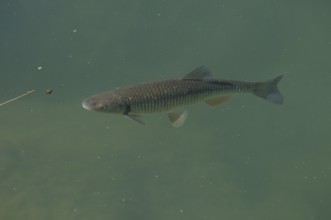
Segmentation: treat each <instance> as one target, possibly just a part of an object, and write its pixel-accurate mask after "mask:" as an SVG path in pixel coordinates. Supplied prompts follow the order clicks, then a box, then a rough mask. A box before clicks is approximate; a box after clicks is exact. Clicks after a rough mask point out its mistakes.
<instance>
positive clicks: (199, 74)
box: [182, 66, 212, 80]
mask: <svg viewBox="0 0 331 220" xmlns="http://www.w3.org/2000/svg"><path fill="white" fill-rule="evenodd" d="M211 76H212V74H211V72H209V70H208V69H207V68H206V67H204V66H200V67H198V68H196V69H194V70H193V71H192V72H190V73H188V74H186V75H185V76H184V77H183V78H182V79H195V80H197V79H198V80H201V79H203V78H205V77H211Z"/></svg>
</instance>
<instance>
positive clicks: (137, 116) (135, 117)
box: [124, 114, 145, 125]
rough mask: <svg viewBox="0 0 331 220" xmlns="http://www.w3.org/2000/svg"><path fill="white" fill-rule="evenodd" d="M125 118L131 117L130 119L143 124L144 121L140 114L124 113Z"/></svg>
mask: <svg viewBox="0 0 331 220" xmlns="http://www.w3.org/2000/svg"><path fill="white" fill-rule="evenodd" d="M124 116H125V117H126V118H128V119H131V120H132V121H135V122H137V123H139V124H141V125H145V122H144V121H143V117H141V116H140V115H130V114H129V115H124Z"/></svg>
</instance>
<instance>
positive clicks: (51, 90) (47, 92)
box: [45, 89, 53, 95]
mask: <svg viewBox="0 0 331 220" xmlns="http://www.w3.org/2000/svg"><path fill="white" fill-rule="evenodd" d="M45 92H46V94H47V95H50V94H52V92H53V89H46V91H45Z"/></svg>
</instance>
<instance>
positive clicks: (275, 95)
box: [252, 75, 284, 105]
mask: <svg viewBox="0 0 331 220" xmlns="http://www.w3.org/2000/svg"><path fill="white" fill-rule="evenodd" d="M282 77H283V75H279V76H277V77H275V78H274V79H271V80H268V81H266V82H258V83H257V86H256V89H255V90H254V91H253V92H252V93H253V94H254V95H256V96H258V97H261V98H263V99H265V100H267V101H269V102H272V103H274V104H278V105H281V104H283V101H284V100H283V96H282V94H280V92H279V91H278V87H277V84H278V82H279V81H280V80H281V79H282Z"/></svg>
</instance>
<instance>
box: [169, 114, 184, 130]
mask: <svg viewBox="0 0 331 220" xmlns="http://www.w3.org/2000/svg"><path fill="white" fill-rule="evenodd" d="M187 115H188V113H187V111H183V112H170V113H169V114H168V117H169V120H170V122H171V124H172V125H173V126H174V127H176V128H178V127H180V126H182V125H183V124H184V123H185V121H186V118H187Z"/></svg>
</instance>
